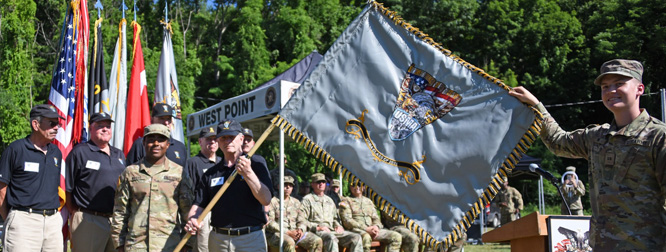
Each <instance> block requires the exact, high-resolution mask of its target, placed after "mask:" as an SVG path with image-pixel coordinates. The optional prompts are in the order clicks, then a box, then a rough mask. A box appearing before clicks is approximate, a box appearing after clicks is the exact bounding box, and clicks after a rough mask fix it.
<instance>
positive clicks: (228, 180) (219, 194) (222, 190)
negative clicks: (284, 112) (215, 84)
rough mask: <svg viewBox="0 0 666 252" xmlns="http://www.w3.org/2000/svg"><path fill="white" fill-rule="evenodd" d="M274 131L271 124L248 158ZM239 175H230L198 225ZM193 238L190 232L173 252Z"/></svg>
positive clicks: (202, 214)
mask: <svg viewBox="0 0 666 252" xmlns="http://www.w3.org/2000/svg"><path fill="white" fill-rule="evenodd" d="M273 129H275V124H270V125H269V126H268V128H267V129H266V130H265V131H264V133H263V134H261V137H259V139H258V140H257V141H256V143H255V144H254V147H252V149H251V150H250V152H248V153H247V156H248V158H250V157H252V155H254V153H255V152H256V151H257V149H258V148H259V146H261V144H262V143H263V142H264V140H266V138H267V137H268V135H270V133H271V131H273ZM237 174H238V172H237V171H236V169H234V171H233V172H232V173H231V175H229V178H227V181H225V182H224V184H223V185H222V188H220V190H219V191H217V193H216V194H215V196H213V198H212V199H211V200H210V203H208V206H206V208H205V209H204V210H203V212H202V213H201V215H199V218H198V219H197V222H198V223H201V222H202V221H203V219H204V218H205V217H206V215H208V213H209V212H210V210H211V209H213V206H215V204H216V203H217V201H218V200H220V197H222V194H224V192H225V191H226V190H227V188H229V185H231V182H233V181H234V179H236V175H237ZM191 236H192V234H190V233H189V232H188V233H186V234H185V236H184V237H183V239H181V240H180V242H179V243H178V246H176V249H174V250H173V251H174V252H178V251H180V250H181V249H182V248H183V246H185V243H187V240H188V239H190V237H191Z"/></svg>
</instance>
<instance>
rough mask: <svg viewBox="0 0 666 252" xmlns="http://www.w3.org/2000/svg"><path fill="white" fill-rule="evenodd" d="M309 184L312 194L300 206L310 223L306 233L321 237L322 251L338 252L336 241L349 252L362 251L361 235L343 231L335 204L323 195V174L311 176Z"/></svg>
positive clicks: (324, 184) (324, 179) (324, 185)
mask: <svg viewBox="0 0 666 252" xmlns="http://www.w3.org/2000/svg"><path fill="white" fill-rule="evenodd" d="M310 184H311V186H312V193H310V194H308V195H305V197H303V202H302V204H301V207H302V210H303V213H304V214H305V216H306V218H307V220H308V221H309V222H310V223H309V225H308V231H309V232H313V233H316V234H317V235H318V236H319V237H321V239H322V241H323V245H324V251H327V252H338V240H339V241H340V244H341V245H342V246H344V247H347V248H349V249H350V250H351V252H361V251H363V242H362V239H361V235H359V234H357V233H353V232H349V231H345V230H344V228H343V227H342V225H341V224H340V216H339V215H338V211H337V208H336V207H335V203H333V200H332V199H331V197H328V196H326V195H324V190H325V189H326V177H324V174H321V173H315V174H313V175H312V178H311V183H310ZM348 251H349V250H348Z"/></svg>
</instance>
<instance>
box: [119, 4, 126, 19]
mask: <svg viewBox="0 0 666 252" xmlns="http://www.w3.org/2000/svg"><path fill="white" fill-rule="evenodd" d="M120 10H122V11H123V19H125V10H127V5H125V0H123V3H122V4H121V5H120Z"/></svg>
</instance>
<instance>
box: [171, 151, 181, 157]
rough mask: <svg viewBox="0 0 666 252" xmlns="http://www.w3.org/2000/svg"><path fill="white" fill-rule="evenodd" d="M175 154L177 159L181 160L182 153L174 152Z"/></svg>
mask: <svg viewBox="0 0 666 252" xmlns="http://www.w3.org/2000/svg"><path fill="white" fill-rule="evenodd" d="M173 154H176V158H177V159H180V153H178V152H177V151H174V152H173Z"/></svg>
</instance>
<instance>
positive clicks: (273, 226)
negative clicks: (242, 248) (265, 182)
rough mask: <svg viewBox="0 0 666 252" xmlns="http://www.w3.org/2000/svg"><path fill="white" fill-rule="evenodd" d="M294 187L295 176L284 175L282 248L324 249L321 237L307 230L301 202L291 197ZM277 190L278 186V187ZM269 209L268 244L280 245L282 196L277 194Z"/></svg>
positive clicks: (284, 249) (289, 249) (293, 249)
mask: <svg viewBox="0 0 666 252" xmlns="http://www.w3.org/2000/svg"><path fill="white" fill-rule="evenodd" d="M293 189H294V178H293V177H291V176H285V177H284V202H285V203H284V225H283V228H284V242H283V243H282V249H283V251H285V252H294V251H296V245H298V246H299V247H301V248H305V249H307V250H308V251H317V252H321V251H322V242H321V238H319V236H317V235H316V234H314V233H311V232H307V230H308V229H307V228H308V227H307V221H306V220H305V215H304V214H303V212H302V211H301V202H300V201H298V200H297V199H294V198H292V197H290V195H291V191H292V190H293ZM276 190H277V188H276ZM269 207H270V208H269V211H268V221H269V223H268V226H266V239H267V240H268V246H271V247H274V248H277V247H279V246H280V198H279V197H277V196H275V197H273V199H272V200H271V204H270V205H269Z"/></svg>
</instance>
